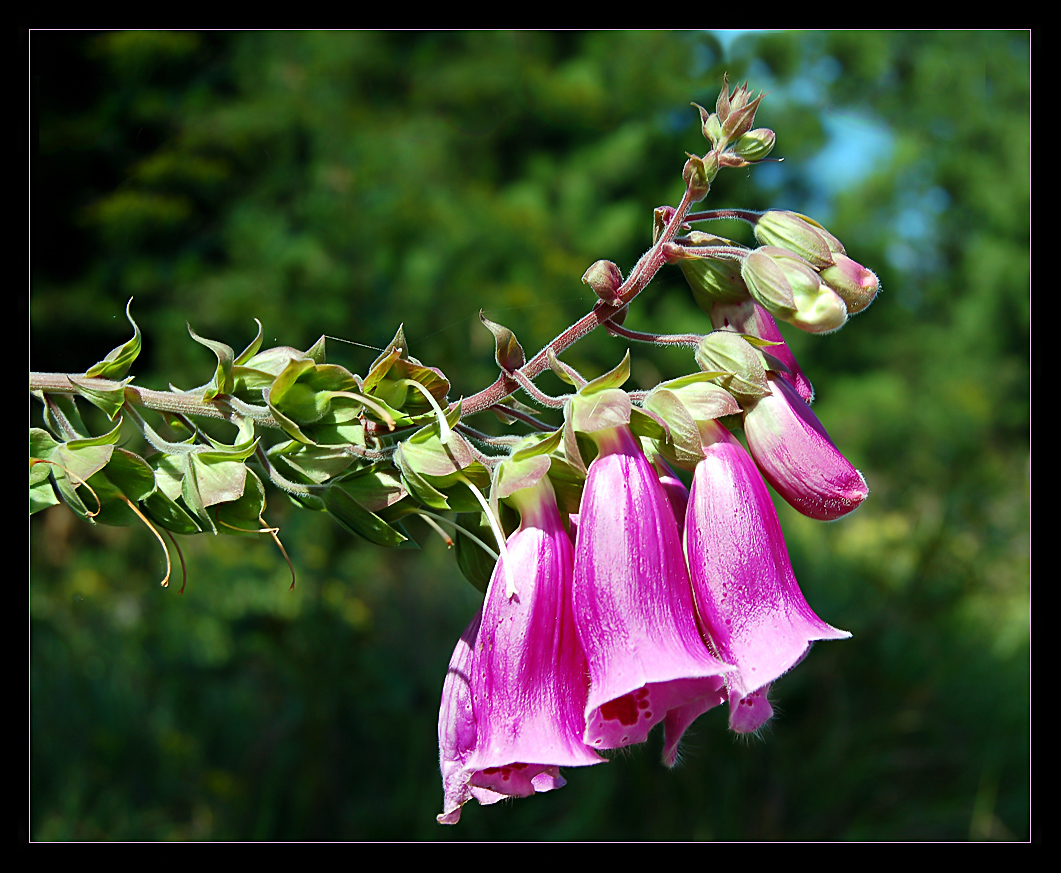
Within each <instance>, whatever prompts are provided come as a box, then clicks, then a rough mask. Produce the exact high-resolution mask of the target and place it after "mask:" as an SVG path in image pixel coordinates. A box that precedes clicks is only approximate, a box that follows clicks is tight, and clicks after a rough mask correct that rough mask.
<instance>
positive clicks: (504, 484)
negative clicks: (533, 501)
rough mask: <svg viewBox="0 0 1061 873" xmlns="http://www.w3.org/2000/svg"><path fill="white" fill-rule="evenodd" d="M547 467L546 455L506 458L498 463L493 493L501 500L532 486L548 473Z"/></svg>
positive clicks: (548, 465) (548, 462)
mask: <svg viewBox="0 0 1061 873" xmlns="http://www.w3.org/2000/svg"><path fill="white" fill-rule="evenodd" d="M549 467H550V460H549V457H548V455H534V456H532V457H527V458H521V459H519V460H517V459H516V458H515V457H512V458H506V459H505V460H504V461H502V462H501V463H500V464H499V465H498V468H497V480H496V482H495V483H494V489H493V493H494V494H495V495H496V496H497V497H498V499H501V500H503V499H504V498H506V497H510V496H511V495H512V494H514V493H515V492H517V491H522V490H523V489H524V488H532V487H534V486H535V485H537V484H538V483H539V482H540V481H541V480H542V478H543V477H544V476H546V475H548V473H549Z"/></svg>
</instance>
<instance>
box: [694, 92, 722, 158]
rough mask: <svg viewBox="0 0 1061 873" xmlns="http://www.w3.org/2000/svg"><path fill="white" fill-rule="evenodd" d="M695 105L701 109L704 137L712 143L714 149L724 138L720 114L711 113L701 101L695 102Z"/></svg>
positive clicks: (701, 125)
mask: <svg viewBox="0 0 1061 873" xmlns="http://www.w3.org/2000/svg"><path fill="white" fill-rule="evenodd" d="M693 106H695V107H696V108H697V109H699V110H700V130H701V132H702V133H703V134H704V139H706V140H707V141H708V142H709V143H711V147H712V149H715V148H718V144H719V142H720V141H721V139H722V123H721V122H720V121H719V120H718V115H716V114H715V113H714V112H711V113H709V112H708V111H707V110H706V109H704V107H703V106H701V105H700V104H699V103H694V104H693Z"/></svg>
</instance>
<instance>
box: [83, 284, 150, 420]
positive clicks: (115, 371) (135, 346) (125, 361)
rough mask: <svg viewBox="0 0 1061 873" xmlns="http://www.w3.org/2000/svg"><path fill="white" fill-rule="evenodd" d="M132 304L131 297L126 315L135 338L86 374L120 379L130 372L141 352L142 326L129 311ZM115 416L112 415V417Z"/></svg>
mask: <svg viewBox="0 0 1061 873" xmlns="http://www.w3.org/2000/svg"><path fill="white" fill-rule="evenodd" d="M132 305H133V298H132V297H130V298H129V302H128V303H126V304H125V317H126V318H127V319H129V324H131V325H132V326H133V338H132V339H131V340H129V341H128V342H126V343H125V344H124V345H120V346H117V347H115V348H113V349H111V350H110V351H109V352H108V353H107V356H106V357H105V358H104V359H103V360H102V361H99V362H98V363H96V364H93V365H92V366H91V367H89V368H88V370H86V371H85V375H86V376H90V377H93V378H97V379H114V380H118V379H121V378H123V377H124V376H125V374H126V373H128V372H129V368H130V367H131V366H132V364H133V361H135V360H136V357H137V355H139V354H140V328H139V327H138V326H137V324H136V322H135V321H133V316H132V313H131V312H130V311H129V308H130V307H131V306H132ZM113 417H114V416H111V418H113Z"/></svg>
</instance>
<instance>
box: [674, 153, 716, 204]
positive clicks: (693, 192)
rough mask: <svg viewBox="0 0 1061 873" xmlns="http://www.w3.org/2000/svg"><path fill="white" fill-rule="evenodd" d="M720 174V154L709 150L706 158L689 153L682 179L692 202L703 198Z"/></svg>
mask: <svg viewBox="0 0 1061 873" xmlns="http://www.w3.org/2000/svg"><path fill="white" fill-rule="evenodd" d="M716 175H718V156H717V155H716V154H715V153H714V152H709V153H708V154H707V156H706V158H700V157H697V156H696V155H689V160H687V161H686V162H685V167H684V168H683V169H682V179H684V180H685V185H686V187H687V188H688V189H689V196H690V197H691V198H692V202H693V203H696V202H697V201H700V200H703V199H704V198H705V197H706V196H707V192H708V191H710V190H711V182H712V180H713V179H714V178H715V176H716Z"/></svg>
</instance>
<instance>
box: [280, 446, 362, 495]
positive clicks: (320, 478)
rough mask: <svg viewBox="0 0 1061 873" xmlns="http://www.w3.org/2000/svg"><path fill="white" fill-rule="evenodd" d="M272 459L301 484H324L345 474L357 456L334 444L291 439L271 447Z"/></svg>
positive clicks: (281, 469) (293, 479)
mask: <svg viewBox="0 0 1061 873" xmlns="http://www.w3.org/2000/svg"><path fill="white" fill-rule="evenodd" d="M268 454H269V460H270V462H272V464H273V465H274V466H276V467H279V468H280V472H281V473H282V474H283V475H284V476H286V477H287V478H288V479H291V480H292V481H294V482H298V483H300V484H302V485H323V484H324V483H325V482H327V481H328V480H329V479H334V478H336V477H338V476H341V475H343V474H344V473H346V472H347V471H348V470H349V469H350V467H351V466H353V465H354V463H355V458H354V456H353V455H351V454H349V453H348V452H344V451H342V450H340V449H338V448H335V447H332V446H308V445H306V444H305V443H301V442H298V441H297V440H291V441H290V442H287V443H281V444H279V445H276V446H273V447H272V448H270V449H269V453H268Z"/></svg>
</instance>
